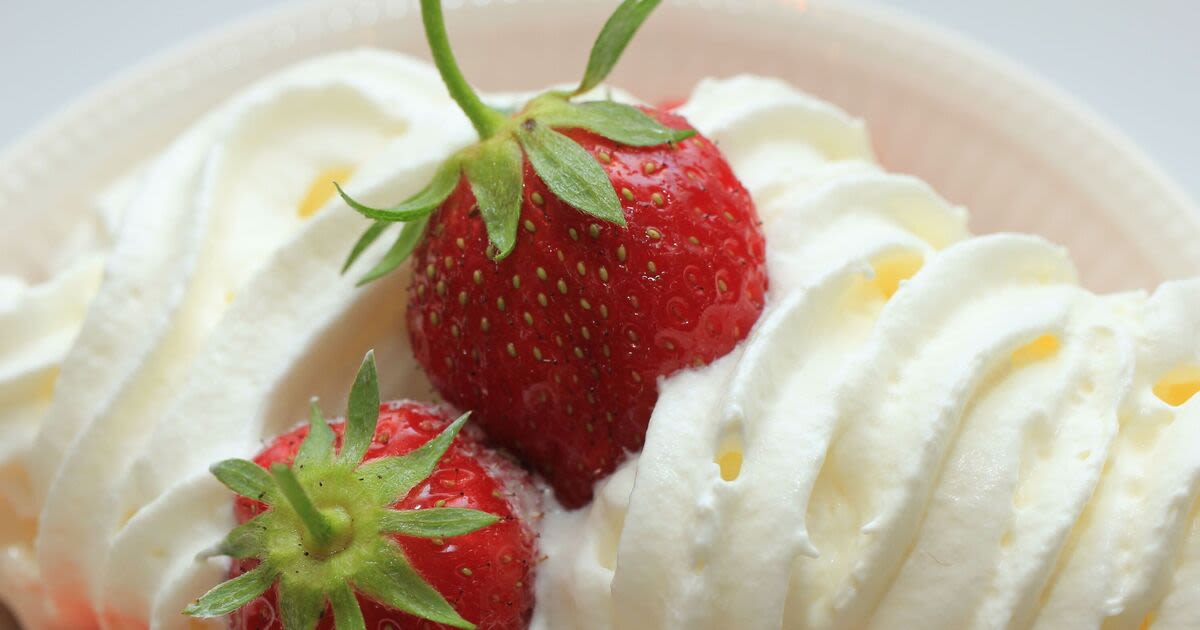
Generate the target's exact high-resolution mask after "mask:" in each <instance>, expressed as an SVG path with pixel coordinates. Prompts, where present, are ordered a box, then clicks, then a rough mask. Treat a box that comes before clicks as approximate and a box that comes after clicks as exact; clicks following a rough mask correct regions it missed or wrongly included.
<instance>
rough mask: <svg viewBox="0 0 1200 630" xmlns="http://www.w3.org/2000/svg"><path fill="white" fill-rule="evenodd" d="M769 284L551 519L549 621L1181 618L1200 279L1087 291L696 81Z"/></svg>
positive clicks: (1039, 259)
mask: <svg viewBox="0 0 1200 630" xmlns="http://www.w3.org/2000/svg"><path fill="white" fill-rule="evenodd" d="M682 113H683V114H684V115H685V116H687V117H688V118H689V120H691V121H692V122H693V123H694V124H695V125H696V126H697V127H698V128H700V129H701V130H702V131H704V132H705V133H706V134H708V135H709V136H710V137H712V138H713V139H715V140H716V141H718V142H719V143H720V144H721V146H722V148H723V149H724V150H725V152H726V155H727V157H728V158H729V160H730V162H731V163H732V165H733V167H734V170H735V171H736V172H737V173H738V175H739V176H740V177H742V178H743V181H745V182H746V184H747V187H748V188H749V189H750V191H751V193H752V195H753V196H754V198H755V200H756V202H757V204H758V209H759V213H760V214H761V216H762V219H763V221H764V228H763V229H764V231H765V233H766V236H767V262H768V267H769V273H770V278H771V287H772V295H771V296H770V301H769V304H768V308H767V310H766V312H765V313H764V315H763V317H762V319H761V320H760V322H759V324H758V326H757V327H756V328H755V330H754V331H753V332H752V334H751V335H750V337H749V338H748V339H747V341H746V342H745V343H744V344H742V345H741V346H740V347H739V348H738V349H737V350H735V351H734V352H733V353H731V354H730V355H729V356H726V357H725V358H723V359H721V360H719V361H717V362H715V363H714V364H712V365H710V366H707V367H705V368H702V369H698V370H694V371H690V372H685V373H681V374H678V375H675V376H673V377H671V378H668V379H665V380H664V381H663V382H662V383H661V387H662V394H661V397H660V399H659V402H658V405H657V407H656V408H655V410H654V415H653V416H652V418H651V421H650V429H649V432H648V434H647V438H646V446H645V448H644V450H643V451H642V453H641V454H640V455H639V456H636V457H634V458H633V459H631V460H630V461H629V462H627V463H626V464H625V465H624V466H623V467H622V468H621V469H620V470H619V471H618V472H617V473H616V474H615V475H613V476H612V477H611V478H610V479H608V480H606V481H604V482H601V484H600V487H599V488H598V492H597V499H596V501H595V502H594V504H593V505H592V506H590V507H589V508H585V509H584V510H581V511H579V512H576V513H568V514H555V515H551V516H550V517H549V518H548V520H547V522H546V524H545V527H544V531H543V538H542V546H543V550H544V552H545V553H546V555H547V556H548V559H547V560H546V561H545V562H544V563H543V565H542V567H541V573H540V577H539V584H538V602H539V604H538V609H537V611H536V613H535V620H534V627H535V628H547V629H549V628H553V629H555V630H560V629H574V628H578V629H585V628H586V629H609V628H621V629H630V630H633V629H638V630H645V629H657V628H663V629H666V628H689V629H703V628H745V629H754V628H761V629H764V630H766V629H775V628H788V629H801V628H814V629H816V628H881V629H888V628H946V629H958V628H981V629H982V628H1029V627H1033V628H1047V629H1051V628H1100V627H1104V628H1139V627H1142V624H1143V623H1150V624H1152V625H1151V626H1149V627H1153V628H1191V627H1195V626H1196V624H1197V623H1198V622H1200V618H1198V617H1197V615H1200V583H1198V582H1196V581H1195V578H1196V577H1197V576H1200V569H1198V568H1197V567H1196V566H1195V563H1196V562H1197V560H1198V558H1197V554H1198V553H1200V540H1197V536H1196V534H1197V533H1200V532H1197V531H1196V530H1197V527H1196V519H1195V514H1194V509H1193V508H1194V506H1195V505H1196V500H1195V499H1196V493H1197V486H1198V484H1197V481H1198V476H1200V449H1198V448H1196V444H1197V443H1200V442H1197V432H1198V431H1200V414H1198V413H1197V410H1198V409H1200V407H1197V405H1198V404H1200V403H1196V402H1195V401H1189V402H1186V403H1184V404H1182V405H1181V406H1178V407H1176V406H1172V405H1170V404H1168V403H1167V402H1164V401H1163V400H1161V399H1160V398H1159V397H1158V396H1156V395H1155V394H1154V393H1153V389H1154V387H1155V385H1156V384H1157V383H1159V381H1160V379H1162V378H1163V377H1164V376H1165V375H1167V374H1168V373H1169V372H1170V371H1172V370H1175V369H1177V368H1180V367H1181V366H1183V367H1186V366H1192V365H1197V364H1200V363H1198V362H1200V338H1197V334H1198V333H1200V319H1198V318H1197V317H1196V315H1195V314H1196V313H1197V312H1200V310H1197V309H1198V308H1200V282H1197V281H1189V282H1182V283H1172V284H1168V285H1166V286H1164V287H1162V288H1161V289H1159V291H1158V292H1157V293H1155V294H1154V295H1153V296H1151V297H1147V296H1145V295H1143V294H1127V295H1118V296H1110V297H1100V296H1096V295H1093V294H1091V293H1089V292H1087V291H1085V290H1083V289H1081V288H1079V286H1078V285H1077V281H1076V274H1075V270H1074V268H1073V267H1072V265H1071V262H1070V260H1069V259H1068V258H1067V256H1066V254H1065V252H1064V251H1063V250H1062V249H1061V248H1059V247H1056V246H1053V245H1051V244H1049V243H1046V242H1045V241H1043V240H1041V239H1038V238H1035V237H1030V236H1020V235H1011V234H1000V235H992V236H984V237H978V238H970V237H969V234H968V233H967V230H966V227H965V213H964V212H963V211H962V210H961V209H958V208H955V207H953V206H951V205H949V204H948V203H946V202H945V201H944V200H943V199H941V198H939V197H938V196H937V195H936V194H934V193H933V192H932V191H931V190H930V189H929V188H928V187H927V186H925V185H924V184H922V183H920V182H919V181H916V180H914V179H912V178H908V177H900V176H896V175H889V174H886V173H883V172H881V171H880V170H878V168H877V167H875V166H874V165H872V164H871V161H872V160H871V154H870V151H869V149H868V148H867V145H866V142H865V141H864V140H863V132H862V128H861V125H859V124H858V123H857V122H856V121H853V120H851V119H849V118H847V117H846V116H844V115H842V114H839V113H837V112H836V111H833V110H831V109H830V108H829V107H828V106H825V105H822V104H820V103H816V102H813V101H811V100H810V99H808V98H807V97H805V96H803V95H801V94H798V93H796V92H795V91H793V90H791V89H789V88H787V87H786V86H783V85H781V84H778V83H776V82H772V81H768V80H764V79H756V78H738V79H732V80H728V81H709V82H705V83H703V84H701V85H700V86H699V87H698V88H697V90H696V92H695V93H694V94H693V96H692V98H691V100H690V101H689V103H688V104H687V105H685V106H684V107H683V108H682Z"/></svg>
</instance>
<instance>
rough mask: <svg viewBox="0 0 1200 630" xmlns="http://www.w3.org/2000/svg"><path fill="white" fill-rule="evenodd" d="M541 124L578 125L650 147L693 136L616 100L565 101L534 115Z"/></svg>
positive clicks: (604, 135) (616, 138)
mask: <svg viewBox="0 0 1200 630" xmlns="http://www.w3.org/2000/svg"><path fill="white" fill-rule="evenodd" d="M536 118H537V121H538V122H540V123H542V124H543V125H547V126H550V127H555V128H564V127H565V128H580V129H586V130H588V131H590V132H592V133H595V134H597V135H600V136H603V137H605V138H608V139H609V140H612V141H613V142H618V143H620V144H624V145H627V146H631V147H650V146H656V145H660V144H666V143H668V142H679V141H680V140H684V139H687V138H690V137H692V136H694V135H696V130H694V129H672V128H670V127H668V126H666V125H664V124H662V123H660V122H658V121H657V120H654V119H653V118H651V117H650V116H648V115H647V114H646V113H645V112H643V111H642V110H640V109H638V108H636V107H634V106H632V105H625V104H624V103H617V102H615V101H592V102H588V103H579V104H573V103H568V104H567V106H566V107H555V108H549V109H547V111H546V112H545V113H544V114H541V115H538V116H536Z"/></svg>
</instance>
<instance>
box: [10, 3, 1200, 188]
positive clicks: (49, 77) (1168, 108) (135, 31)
mask: <svg viewBox="0 0 1200 630" xmlns="http://www.w3.org/2000/svg"><path fill="white" fill-rule="evenodd" d="M287 1H288V0H103V1H87V0H75V1H66V0H0V81H3V83H2V84H0V85H3V88H2V89H0V145H4V144H7V143H9V142H11V141H12V140H14V139H16V138H17V137H19V136H20V135H21V134H22V132H24V131H25V130H27V129H29V128H30V127H31V126H32V125H34V124H36V123H37V122H38V121H39V120H41V119H42V118H44V117H46V116H47V115H49V114H51V113H53V112H54V111H55V110H57V109H59V108H61V107H62V106H64V105H65V104H67V103H69V102H70V101H71V100H72V99H75V98H76V97H78V96H80V95H81V94H83V93H85V92H86V91H87V90H88V89H89V88H91V87H93V86H96V85H98V84H100V83H102V82H103V81H105V80H106V79H108V78H110V77H112V76H114V75H115V74H116V73H118V72H120V71H121V70H123V69H125V68H128V67H129V66H131V65H132V64H135V63H137V62H138V61H139V60H142V59H144V58H146V57H147V56H148V55H151V54H153V53H156V52H159V51H161V50H163V49H166V48H169V47H171V46H173V45H176V44H178V43H180V42H181V41H183V40H185V39H187V38H188V37H190V36H192V35H194V34H197V33H201V32H203V31H207V30H209V29H212V28H216V27H218V26H220V25H222V24H225V23H227V22H229V21H231V20H234V19H236V18H238V17H239V16H243V15H246V14H249V13H252V12H257V11H262V10H268V9H270V8H271V7H274V6H278V5H281V4H284V3H285V2H287ZM877 1H878V0H877ZM879 3H880V4H885V3H884V2H879ZM886 4H890V5H891V6H893V7H895V8H898V9H901V10H904V11H908V12H909V13H912V14H914V15H917V16H921V17H924V18H926V19H928V20H929V21H932V22H934V23H937V24H940V25H942V26H945V27H949V28H951V29H954V30H957V31H959V32H961V33H964V34H966V35H968V36H970V37H972V38H974V39H976V40H978V41H980V42H983V43H984V44H986V45H988V46H990V47H991V48H993V49H994V50H997V51H999V52H1001V53H1003V54H1004V55H1007V56H1008V57H1009V58H1011V59H1015V60H1016V61H1018V62H1020V63H1022V64H1023V65H1024V66H1026V67H1028V68H1030V69H1032V70H1034V71H1035V72H1037V73H1039V74H1041V75H1042V76H1044V77H1046V78H1048V79H1050V80H1051V81H1052V82H1054V83H1056V84H1058V85H1059V86H1061V87H1063V88H1065V89H1066V90H1067V91H1069V92H1071V93H1072V94H1074V95H1075V96H1076V97H1078V98H1079V100H1081V101H1082V102H1084V103H1085V104H1087V105H1089V106H1090V107H1092V108H1093V109H1094V110H1096V111H1098V112H1099V113H1100V114H1101V115H1103V116H1104V117H1106V118H1108V119H1109V120H1110V121H1112V122H1113V123H1115V124H1116V126H1117V127H1118V128H1120V129H1121V130H1123V131H1124V132H1125V133H1126V134H1128V135H1129V136H1130V137H1131V138H1132V139H1133V140H1134V141H1135V142H1136V143H1137V144H1138V145H1140V146H1141V147H1142V148H1143V149H1144V150H1145V151H1146V152H1147V153H1149V154H1150V156H1151V157H1152V158H1154V159H1155V160H1156V161H1158V162H1159V163H1160V164H1161V165H1162V166H1163V167H1165V168H1166V170H1167V172H1168V173H1170V174H1171V175H1173V176H1174V177H1175V179H1176V181H1178V182H1179V183H1180V184H1182V185H1183V186H1184V188H1185V189H1186V190H1188V191H1189V192H1190V193H1191V195H1192V197H1193V198H1194V199H1200V159H1197V158H1200V149H1198V148H1197V141H1200V0H1142V1H1139V2H1129V1H1127V0H1009V1H1007V2H1000V3H997V2H983V1H982V0H895V1H893V2H888V3H886Z"/></svg>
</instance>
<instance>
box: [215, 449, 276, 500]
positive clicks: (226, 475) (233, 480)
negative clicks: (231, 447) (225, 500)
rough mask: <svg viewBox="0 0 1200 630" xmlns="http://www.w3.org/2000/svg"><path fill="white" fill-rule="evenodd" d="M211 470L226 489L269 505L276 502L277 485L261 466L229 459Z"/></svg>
mask: <svg viewBox="0 0 1200 630" xmlns="http://www.w3.org/2000/svg"><path fill="white" fill-rule="evenodd" d="M209 470H210V471H211V472H212V474H213V476H214V477H216V478H217V481H220V482H221V483H223V484H225V487H226V488H229V489H230V490H233V491H234V492H236V493H238V494H240V495H242V496H244V497H246V498H247V499H254V500H255V501H262V502H263V503H266V504H268V505H270V504H272V503H273V502H274V500H275V484H274V483H273V482H272V481H271V476H270V475H268V474H267V471H265V470H263V469H262V467H261V466H259V465H258V464H255V463H254V462H252V461H247V460H244V459H227V460H225V461H223V462H218V463H216V464H214V465H213V466H212V467H211V468H209Z"/></svg>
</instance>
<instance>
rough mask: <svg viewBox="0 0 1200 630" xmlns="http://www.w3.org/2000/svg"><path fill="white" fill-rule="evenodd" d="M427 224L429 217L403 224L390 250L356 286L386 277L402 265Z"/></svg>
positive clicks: (414, 247) (415, 245)
mask: <svg viewBox="0 0 1200 630" xmlns="http://www.w3.org/2000/svg"><path fill="white" fill-rule="evenodd" d="M427 223H429V217H427V216H425V217H421V218H419V219H413V220H412V221H410V222H408V223H405V224H404V229H402V230H400V235H399V236H397V237H396V242H395V243H394V244H393V245H392V247H391V249H389V250H388V251H387V253H386V254H384V255H383V258H381V259H379V263H378V264H376V265H375V267H374V268H372V269H371V270H370V271H368V272H367V273H366V275H364V276H363V277H362V278H360V279H359V280H358V286H360V287H361V286H362V285H364V284H368V283H370V282H374V281H375V280H378V279H379V278H382V277H383V276H386V275H388V274H389V273H391V272H392V271H394V270H395V269H396V268H397V267H399V266H400V265H401V264H403V263H404V261H405V260H407V259H408V257H409V256H411V255H412V253H413V250H414V249H416V248H417V243H419V242H420V241H421V236H422V235H423V234H424V233H425V225H426V224H427Z"/></svg>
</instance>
